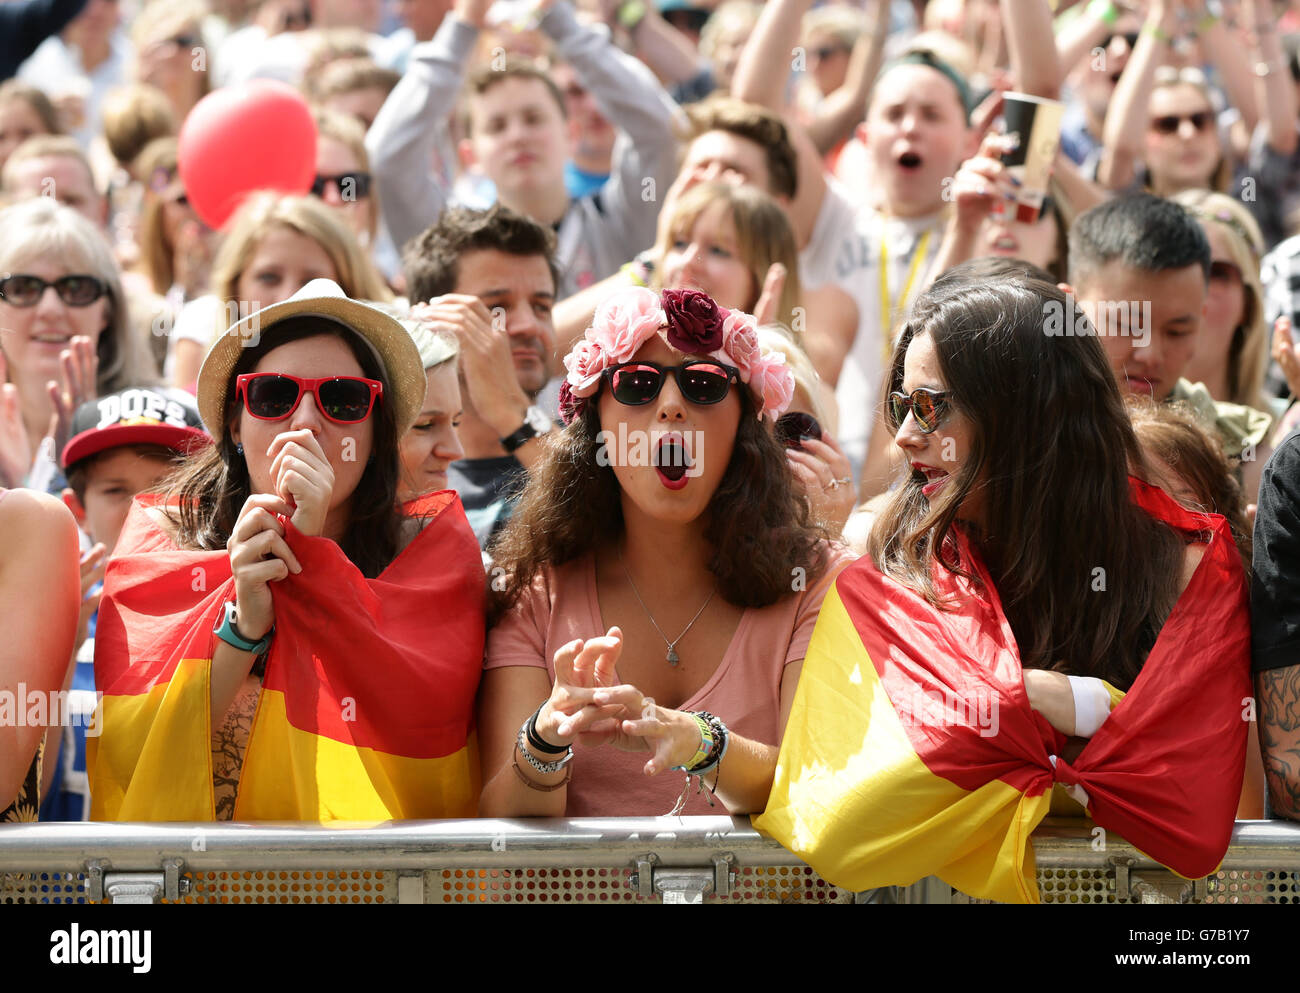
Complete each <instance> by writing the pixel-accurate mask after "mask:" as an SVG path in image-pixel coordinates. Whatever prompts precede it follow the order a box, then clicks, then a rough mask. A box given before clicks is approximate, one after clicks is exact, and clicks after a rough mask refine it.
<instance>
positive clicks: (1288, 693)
mask: <svg viewBox="0 0 1300 993" xmlns="http://www.w3.org/2000/svg"><path fill="white" fill-rule="evenodd" d="M1255 695H1256V696H1257V697H1258V699H1259V713H1258V721H1259V744H1260V750H1261V751H1262V752H1263V755H1264V775H1265V777H1266V778H1267V780H1268V799H1269V803H1270V804H1271V805H1272V807H1273V813H1274V814H1275V815H1276V816H1279V817H1286V818H1289V819H1291V820H1300V665H1290V666H1285V667H1283V668H1281V669H1266V670H1264V671H1263V672H1257V673H1256V674H1255Z"/></svg>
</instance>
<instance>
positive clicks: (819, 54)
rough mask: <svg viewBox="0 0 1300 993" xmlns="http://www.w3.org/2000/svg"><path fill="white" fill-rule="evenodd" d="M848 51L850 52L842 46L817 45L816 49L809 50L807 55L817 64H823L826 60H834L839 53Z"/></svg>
mask: <svg viewBox="0 0 1300 993" xmlns="http://www.w3.org/2000/svg"><path fill="white" fill-rule="evenodd" d="M848 51H850V49H848V48H845V47H844V46H843V45H819V46H817V47H816V48H813V49H810V50H809V52H808V54H809V55H811V56H812V57H813V58H814V59H816V60H817V61H818V62H825V61H826V60H827V59H831V58H834V57H835V56H836V55H839V54H840V53H841V52H848Z"/></svg>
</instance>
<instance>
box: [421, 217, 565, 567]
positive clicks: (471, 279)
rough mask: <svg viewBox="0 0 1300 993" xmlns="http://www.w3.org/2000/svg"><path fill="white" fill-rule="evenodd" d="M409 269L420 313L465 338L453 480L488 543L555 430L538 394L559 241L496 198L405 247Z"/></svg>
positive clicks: (548, 350) (551, 335) (544, 375)
mask: <svg viewBox="0 0 1300 993" xmlns="http://www.w3.org/2000/svg"><path fill="white" fill-rule="evenodd" d="M403 270H404V272H405V274H406V281H407V285H408V287H409V288H410V299H411V301H412V303H413V304H415V305H420V304H424V305H425V306H422V307H419V308H418V310H417V312H416V313H417V315H418V316H421V317H422V318H423V319H425V320H427V321H428V322H430V324H431V326H432V328H433V330H436V331H442V332H444V333H448V334H453V335H455V336H456V338H457V340H458V341H459V342H460V375H461V384H462V391H463V394H464V404H465V409H464V416H463V418H462V420H461V422H460V424H459V425H457V431H458V434H459V436H460V441H461V445H462V446H463V447H464V449H465V457H464V459H462V460H461V461H459V462H453V463H452V464H451V466H450V468H449V469H448V472H447V481H448V485H450V486H451V488H452V489H454V490H456V492H457V493H459V494H460V499H461V503H463V504H464V506H465V513H466V515H467V516H468V517H469V522H470V525H471V526H472V527H473V528H474V534H475V536H476V537H477V538H478V541H479V546H480V547H482V548H486V547H487V545H488V543H489V542H490V540H491V539H492V537H493V535H494V534H495V533H496V531H497V529H498V528H500V527H501V526H502V525H503V524H504V523H505V522H506V521H507V520H508V519H509V517H510V514H511V511H512V510H513V507H514V499H515V496H516V495H517V493H518V491H519V490H520V489H522V487H523V484H524V482H525V480H526V475H527V470H528V468H529V467H530V466H532V464H533V463H534V462H535V461H536V460H537V459H538V458H539V457H540V455H541V452H542V445H543V441H542V437H541V436H542V435H544V434H546V433H547V432H549V431H550V430H551V429H552V426H553V425H552V423H551V419H550V416H549V415H548V414H547V412H546V411H545V410H544V409H543V408H542V407H541V406H539V405H538V403H537V396H538V394H539V393H540V392H541V390H542V387H544V386H545V385H546V382H547V380H548V379H549V378H550V367H549V363H550V357H551V354H552V352H553V350H554V347H555V326H554V324H553V323H552V317H551V309H552V307H553V306H554V304H555V288H556V285H557V282H558V279H557V275H556V270H555V237H554V235H552V234H551V232H550V231H548V230H547V229H546V228H543V227H542V226H541V225H539V224H536V223H534V222H533V221H530V220H529V219H528V218H526V217H524V216H522V215H520V214H517V213H515V212H514V211H512V210H510V209H509V208H506V207H502V206H501V205H499V204H498V205H497V206H495V207H493V208H492V209H491V210H486V211H484V210H469V209H465V208H453V209H450V210H447V211H445V212H444V213H443V215H442V218H441V219H440V220H439V221H438V223H437V224H435V225H433V227H431V228H429V229H428V230H426V231H425V232H424V233H423V234H421V235H420V236H419V237H418V238H416V239H414V240H413V241H411V242H410V244H408V245H407V247H406V252H405V254H404V256H403ZM511 373H513V375H512V374H511Z"/></svg>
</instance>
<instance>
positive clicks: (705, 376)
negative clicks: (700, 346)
mask: <svg viewBox="0 0 1300 993" xmlns="http://www.w3.org/2000/svg"><path fill="white" fill-rule="evenodd" d="M670 372H671V373H672V374H673V377H674V378H675V379H676V380H677V388H678V389H679V390H681V393H682V396H684V397H685V398H686V399H687V400H689V401H690V402H691V403H701V404H707V403H721V402H722V401H723V400H725V399H726V397H727V391H728V390H729V389H731V384H732V383H738V382H740V371H739V370H738V369H735V368H733V367H732V366H729V365H723V364H722V363H721V362H712V361H710V360H708V359H700V360H696V361H693V362H683V363H682V364H681V365H668V366H666V365H660V364H659V363H658V362H622V363H619V364H618V365H616V366H611V367H610V368H608V369H606V370H605V371H604V373H603V376H604V378H605V379H606V380H607V381H608V382H609V389H610V393H612V394H613V396H614V399H615V400H617V401H618V402H619V403H621V404H624V405H625V406H628V407H639V406H641V405H642V404H646V403H650V402H651V401H652V400H654V398H655V397H657V396H658V395H659V391H660V390H661V389H663V385H664V379H665V378H666V374H667V373H670Z"/></svg>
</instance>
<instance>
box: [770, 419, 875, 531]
mask: <svg viewBox="0 0 1300 993" xmlns="http://www.w3.org/2000/svg"><path fill="white" fill-rule="evenodd" d="M800 444H801V446H802V447H800V448H787V449H786V450H785V455H786V461H787V463H788V464H789V466H790V471H791V472H792V473H793V474H794V477H795V479H797V480H799V482H800V483H802V484H803V490H804V495H805V496H806V497H807V498H808V506H809V509H810V510H811V512H812V518H813V520H814V521H815V522H816V523H818V524H821V525H824V526H825V528H826V530H827V531H829V532H830V533H831V537H833V538H838V537H839V535H840V533H841V532H842V531H843V530H844V522H845V521H847V520H848V519H849V515H850V514H851V513H853V508H854V507H856V506H857V503H858V489H857V487H856V486H855V485H854V484H853V468H852V466H850V465H849V459H848V456H846V455H845V454H844V452H843V450H842V449H841V448H840V446H839V445H838V444H836V443H835V439H834V438H832V437H831V436H830V435H828V434H824V435H822V440H821V441H818V440H816V439H815V438H805V439H804V440H803V441H802V442H801V443H800Z"/></svg>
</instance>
